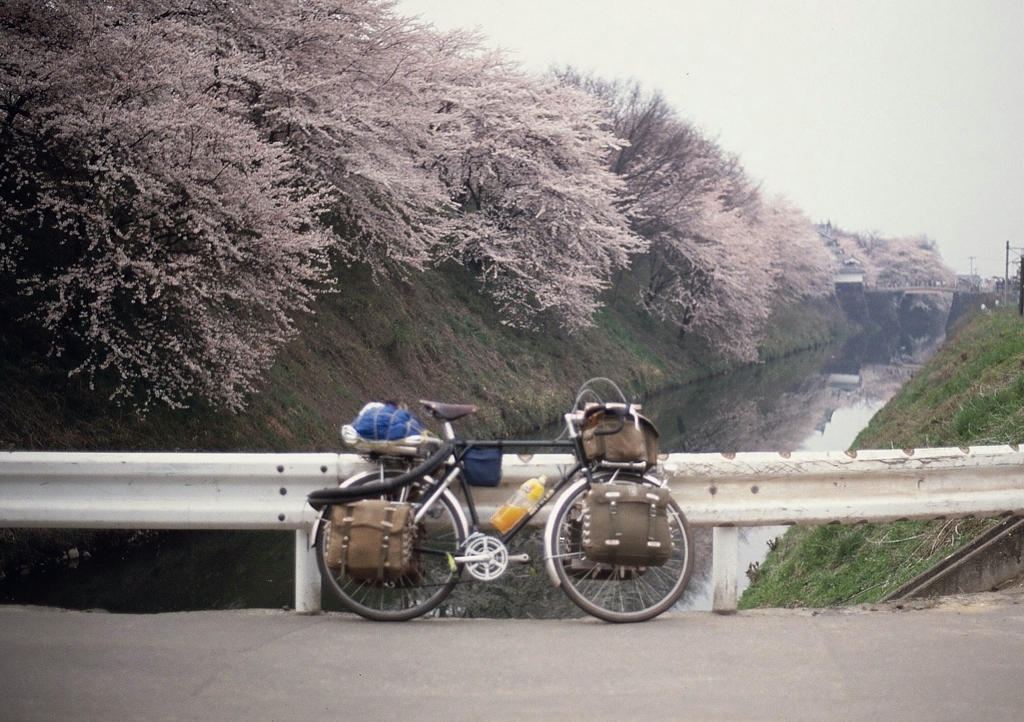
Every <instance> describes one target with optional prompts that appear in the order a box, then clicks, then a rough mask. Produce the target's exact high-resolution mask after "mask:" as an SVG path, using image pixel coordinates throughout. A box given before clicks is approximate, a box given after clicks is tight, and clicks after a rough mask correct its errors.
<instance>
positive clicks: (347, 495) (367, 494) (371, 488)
mask: <svg viewBox="0 0 1024 722" xmlns="http://www.w3.org/2000/svg"><path fill="white" fill-rule="evenodd" d="M451 453H452V444H451V442H448V441H446V442H445V443H443V444H441V447H440V448H439V449H438V450H437V451H435V452H434V453H433V454H432V455H431V456H430V457H429V458H428V459H427V460H426V461H424V462H423V463H422V464H420V465H419V466H417V467H416V468H415V469H412V470H411V471H409V472H407V473H405V474H402V475H401V476H397V477H395V478H393V479H387V480H386V481H373V482H370V483H369V484H364V485H362V486H360V487H358V488H355V487H352V488H347V487H341V488H338V487H335V488H331V489H320V490H318V491H314V492H311V493H310V494H309V496H307V497H306V500H307V502H308V503H309V505H310V506H311V507H313V508H314V509H317V510H319V509H322V508H323V507H325V506H327V505H329V504H343V503H345V502H346V501H354V500H358V499H369V498H372V497H375V496H381V495H382V494H388V493H390V492H392V491H395V490H396V489H400V488H401V487H403V486H406V485H408V484H411V483H413V482H414V481H416V480H417V479H420V478H422V477H424V476H425V475H427V474H432V473H434V472H435V471H436V470H437V469H438V468H440V467H441V466H442V465H443V464H444V463H445V461H447V460H448V457H449V456H451Z"/></svg>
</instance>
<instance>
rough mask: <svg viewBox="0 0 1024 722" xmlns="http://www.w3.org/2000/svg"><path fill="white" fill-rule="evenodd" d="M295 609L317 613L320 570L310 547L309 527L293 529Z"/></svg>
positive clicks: (318, 609)
mask: <svg viewBox="0 0 1024 722" xmlns="http://www.w3.org/2000/svg"><path fill="white" fill-rule="evenodd" d="M295 611H296V612H299V613H300V614H319V613H320V611H321V606H320V570H319V569H318V568H317V564H316V552H315V550H314V549H312V548H311V547H310V538H309V529H296V530H295Z"/></svg>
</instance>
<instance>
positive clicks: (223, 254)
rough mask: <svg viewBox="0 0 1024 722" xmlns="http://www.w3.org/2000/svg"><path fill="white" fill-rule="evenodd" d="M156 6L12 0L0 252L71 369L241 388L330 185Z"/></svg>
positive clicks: (290, 287) (292, 292) (0, 172)
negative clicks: (271, 137)
mask: <svg viewBox="0 0 1024 722" xmlns="http://www.w3.org/2000/svg"><path fill="white" fill-rule="evenodd" d="M155 9H156V8H155V6H151V7H147V6H145V5H144V4H142V3H135V4H133V3H102V4H101V3H91V2H88V3H59V2H48V3H27V2H25V3H23V2H9V3H6V4H4V6H3V7H2V8H0V29H2V31H3V44H4V45H5V47H6V48H7V50H6V51H5V55H4V59H3V61H2V62H0V122H2V125H0V147H2V152H0V164H2V165H0V179H2V180H0V184H2V186H0V239H2V243H3V244H4V246H5V247H4V248H3V251H4V255H5V258H6V260H5V266H4V268H3V269H0V270H2V272H3V273H4V276H5V282H7V281H10V280H11V279H12V277H13V280H14V282H15V283H16V284H17V288H18V289H19V290H20V292H21V294H22V295H21V299H20V302H19V303H17V304H13V305H12V307H11V308H12V309H13V308H17V309H18V310H25V309H27V310H28V315H29V317H30V318H32V319H34V320H35V321H36V322H37V323H39V324H40V325H41V326H42V327H43V328H44V329H46V330H47V331H48V332H49V333H50V334H51V335H52V339H53V348H54V351H55V352H56V353H57V354H67V355H68V356H69V357H70V358H71V359H72V363H73V371H72V373H84V374H85V375H86V376H87V377H89V378H90V379H93V378H95V377H97V376H104V377H110V378H112V384H113V389H114V390H113V396H114V397H117V398H132V399H134V400H135V402H136V403H138V404H139V405H140V406H141V407H142V408H145V407H146V406H147V405H148V404H150V403H151V402H152V401H153V400H160V401H163V402H166V403H168V404H171V405H180V404H181V403H183V402H184V400H185V399H187V398H188V397H189V396H191V395H200V396H203V397H206V398H209V399H211V400H213V401H214V402H218V403H223V404H226V405H228V406H233V407H237V406H238V405H240V404H241V402H242V398H243V394H244V393H245V392H246V391H248V390H250V389H251V388H252V385H253V382H254V380H255V379H256V378H257V377H258V376H259V374H260V373H261V372H262V370H263V369H265V368H266V366H267V365H268V364H269V363H270V361H271V360H272V358H273V354H274V352H275V350H276V349H277V348H278V347H280V345H281V344H282V343H284V342H286V341H287V340H288V339H289V338H291V337H292V336H294V333H295V331H294V327H293V324H292V321H291V316H292V314H294V313H295V312H298V311H302V310H305V309H306V308H307V307H308V303H309V301H310V300H311V298H312V294H313V292H314V290H315V287H316V285H317V284H318V283H319V282H321V281H322V280H323V278H324V275H323V274H324V268H325V264H324V253H325V250H326V248H327V240H328V239H327V235H326V234H325V233H324V232H322V231H321V230H320V229H319V228H318V227H317V226H316V225H315V224H313V223H311V221H312V220H313V219H314V217H315V213H316V212H317V210H318V209H319V208H320V207H321V206H322V204H323V200H324V199H323V198H322V195H321V194H320V192H319V191H318V190H317V188H316V186H315V185H313V184H311V183H310V182H309V181H308V179H307V178H306V177H305V176H304V175H303V174H302V173H301V172H300V171H299V168H298V164H297V163H296V160H295V158H294V157H292V156H291V155H290V154H289V152H288V151H287V150H286V149H285V148H284V147H282V146H280V145H275V144H271V143H266V142H264V139H263V138H262V137H261V135H260V133H259V132H258V131H257V130H256V129H255V128H254V127H253V125H252V124H251V123H250V122H249V121H248V119H247V115H248V113H249V108H248V107H247V106H245V105H244V104H241V103H239V102H238V100H237V99H236V98H233V97H232V96H231V94H230V93H225V92H223V91H222V86H221V85H220V84H219V78H218V76H219V67H220V64H221V63H222V62H224V57H223V55H222V52H221V51H223V48H221V47H219V46H218V45H216V44H215V43H212V42H211V41H210V37H209V33H208V32H207V31H205V30H203V29H202V28H199V27H197V26H195V25H193V24H190V23H189V22H187V21H183V20H182V18H181V17H180V16H178V15H176V14H175V13H163V12H161V13H159V14H158V13H156V12H155ZM162 9H163V8H161V10H162ZM147 10H148V12H146V11H147Z"/></svg>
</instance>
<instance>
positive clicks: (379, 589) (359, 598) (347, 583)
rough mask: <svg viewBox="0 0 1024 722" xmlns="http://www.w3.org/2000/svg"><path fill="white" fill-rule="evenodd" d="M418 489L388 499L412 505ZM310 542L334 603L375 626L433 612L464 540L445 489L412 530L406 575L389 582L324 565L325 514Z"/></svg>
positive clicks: (456, 570) (362, 479)
mask: <svg viewBox="0 0 1024 722" xmlns="http://www.w3.org/2000/svg"><path fill="white" fill-rule="evenodd" d="M400 473H401V472H398V471H386V472H384V474H383V475H380V474H370V475H365V476H364V475H360V476H357V477H354V478H352V479H350V480H348V481H346V482H343V483H342V486H343V487H347V486H357V485H359V484H365V483H369V482H373V481H379V480H381V479H388V478H392V477H394V476H399V475H400ZM420 494H421V489H420V487H419V485H418V484H413V485H411V486H409V487H407V488H405V489H402V490H400V491H399V492H395V493H394V494H392V495H390V496H389V497H388V498H395V499H397V500H401V501H410V502H412V503H413V504H414V506H417V504H416V502H417V501H419V500H420ZM324 514H325V521H324V523H322V524H321V525H320V528H319V530H318V531H317V537H316V560H317V564H318V566H319V567H320V574H321V576H322V577H323V579H324V581H325V582H326V583H327V588H328V589H330V590H331V592H332V593H333V594H334V596H335V597H337V598H338V601H340V602H341V604H342V605H343V606H344V607H345V608H346V609H348V610H349V611H351V612H355V613H356V614H358V615H360V616H362V617H366V618H367V619H373V620H376V621H380V622H400V621H405V620H408V619H413V618H415V617H419V616H422V615H424V614H426V613H428V612H430V611H431V610H433V609H434V608H436V607H437V605H439V604H440V603H441V602H442V601H444V599H445V597H447V596H448V595H449V594H451V591H452V589H454V588H455V585H456V584H457V583H458V581H459V576H460V575H461V574H462V565H461V564H455V563H454V562H453V561H452V559H453V557H454V555H456V554H457V553H459V550H460V549H461V548H462V544H463V542H464V541H465V539H466V534H467V530H466V519H465V515H464V514H463V513H462V508H461V507H460V506H459V503H458V500H457V499H456V498H455V496H454V495H453V494H452V493H451V492H450V491H448V490H446V491H445V492H444V494H442V495H441V497H440V498H439V499H438V500H437V501H435V502H434V503H433V504H432V505H431V507H430V509H429V510H428V511H427V513H426V514H425V515H424V517H423V519H422V521H420V522H419V523H418V524H417V525H416V526H417V528H416V540H415V543H414V546H413V564H412V569H411V570H410V571H409V573H408V574H406V575H404V576H402V577H400V578H398V579H395V580H391V581H383V582H382V581H367V580H360V579H353V578H352V577H350V576H348V575H347V574H345V573H343V571H342V570H340V569H332V568H330V567H328V566H327V564H326V561H325V557H326V553H327V549H326V546H327V534H326V529H327V526H328V524H329V522H328V521H327V519H329V518H330V509H329V508H328V509H326V510H325V512H324Z"/></svg>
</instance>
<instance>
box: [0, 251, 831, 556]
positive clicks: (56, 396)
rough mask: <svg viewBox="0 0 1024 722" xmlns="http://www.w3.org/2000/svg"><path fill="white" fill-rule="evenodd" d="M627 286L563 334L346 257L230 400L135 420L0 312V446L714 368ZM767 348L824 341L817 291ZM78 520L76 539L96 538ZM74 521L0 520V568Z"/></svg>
mask: <svg viewBox="0 0 1024 722" xmlns="http://www.w3.org/2000/svg"><path fill="white" fill-rule="evenodd" d="M632 297H635V289H631V288H629V287H628V286H623V287H621V288H619V289H618V301H617V302H613V299H614V298H615V295H614V294H613V293H609V298H608V301H609V303H608V306H607V307H606V308H605V310H603V311H602V312H601V313H600V315H599V316H598V318H597V319H596V327H595V328H593V329H591V330H589V331H587V332H584V333H581V334H579V335H578V336H576V337H568V336H566V335H565V334H564V333H562V332H559V331H557V330H550V329H548V330H543V331H538V332H519V331H514V330H511V329H508V328H506V327H504V326H502V325H501V323H500V319H499V317H498V315H497V313H496V311H495V309H494V307H493V306H492V305H491V304H490V303H489V302H488V301H486V300H485V297H484V296H483V295H482V294H481V293H480V289H479V287H478V285H477V283H476V282H475V281H474V280H473V278H472V277H471V275H470V274H468V273H467V272H466V271H464V270H463V269H461V268H455V267H452V268H445V269H443V271H439V272H430V273H425V274H421V275H419V276H416V277H415V278H414V279H413V282H411V283H400V282H382V283H381V284H380V285H375V284H374V282H373V281H372V279H371V278H370V276H369V274H368V273H367V272H365V270H364V269H360V268H354V269H348V270H346V271H345V272H343V273H342V275H341V277H340V278H339V283H338V289H337V292H336V293H334V294H331V295H328V296H325V297H324V298H322V299H321V300H320V302H319V303H318V305H317V308H316V313H315V315H312V316H308V317H305V318H302V319H300V320H299V327H300V331H301V334H300V336H299V338H298V339H296V340H295V341H294V342H292V343H291V344H289V345H288V346H287V347H286V348H285V349H284V350H283V352H282V353H281V354H280V356H279V358H278V359H277V362H276V363H275V364H274V366H273V367H272V368H271V369H270V370H269V372H268V373H267V376H266V381H265V383H264V385H263V389H262V390H261V392H260V393H258V394H255V395H254V396H253V397H252V399H251V402H250V404H249V406H248V407H247V408H246V409H245V410H244V411H243V412H241V413H238V414H235V413H230V412H225V411H222V410H216V409H211V408H208V407H206V406H205V405H203V404H200V403H196V404H193V406H192V408H189V409H185V410H176V411H171V410H166V409H157V410H155V411H154V412H152V413H151V414H150V415H149V416H147V417H146V418H140V417H138V416H137V415H136V414H135V413H134V412H133V411H131V410H130V409H127V408H119V407H117V406H114V405H112V404H110V403H108V402H107V401H106V398H105V395H104V394H103V393H102V391H101V390H96V391H91V390H90V389H89V388H88V387H87V385H86V384H84V383H83V382H82V381H81V380H80V379H79V378H77V377H74V378H70V379H69V378H68V377H67V370H66V368H62V367H61V366H60V364H59V362H58V361H57V360H54V359H51V358H48V357H47V356H46V355H45V354H43V353H40V352H38V351H34V350H33V348H32V346H31V344H26V343H25V342H24V340H23V339H22V338H20V337H19V336H18V335H17V334H15V333H13V332H12V331H11V330H10V328H7V329H5V328H4V327H2V326H0V408H3V409H4V412H3V414H0V450H15V449H19V450H28V449H32V450H84V451H99V450H115V451H117V450H120V451H143V450H171V451H193V450H208V451H313V450H340V447H341V443H340V439H339V438H338V425H339V423H342V422H344V421H347V420H348V419H350V418H352V417H353V416H354V414H355V412H356V411H357V410H358V409H359V407H360V406H361V405H362V404H363V403H365V401H367V400H370V399H398V400H404V401H407V402H410V403H415V400H416V399H418V398H423V397H427V398H434V399H439V400H446V401H461V402H468V403H474V404H477V405H479V406H480V407H481V413H480V414H479V415H478V416H477V417H474V418H473V419H472V420H467V423H461V424H460V425H461V427H462V428H463V430H464V431H466V432H468V433H476V434H480V435H501V434H505V433H516V432H527V431H529V430H530V429H533V428H535V427H537V426H540V425H546V424H548V423H550V422H552V421H555V420H557V419H558V418H559V415H560V413H561V412H562V411H563V410H564V409H566V408H568V407H569V406H570V405H571V404H572V401H573V397H574V394H575V392H576V389H577V388H578V386H579V385H580V384H581V383H582V382H583V381H585V380H586V379H587V378H590V377H593V376H607V377H610V378H613V379H615V380H617V381H619V382H620V384H621V385H623V387H624V389H627V390H628V391H632V392H641V391H649V390H657V389H659V388H664V387H666V386H676V385H679V384H681V383H685V382H686V381H688V380H692V379H696V378H700V377H702V376H707V375H709V374H712V373H718V372H721V371H722V370H723V369H725V364H724V363H722V362H721V361H720V360H717V359H715V358H714V357H713V355H711V354H710V353H708V351H707V350H706V349H705V348H703V347H702V346H701V345H700V343H699V342H697V341H696V340H695V339H693V338H692V337H687V338H685V339H682V340H680V338H679V334H678V332H677V331H676V330H675V329H673V328H671V327H666V326H664V325H663V324H660V323H658V322H657V321H656V320H654V319H652V318H651V317H650V316H648V315H647V314H645V313H643V312H641V311H638V310H637V309H636V308H635V307H634V306H632V305H631V304H629V303H626V302H624V301H625V299H628V298H632ZM776 317H777V319H778V320H777V323H776V324H775V325H774V326H773V331H772V334H771V335H770V336H769V338H767V339H766V341H765V356H766V357H771V356H776V355H781V354H784V353H787V352H790V351H793V350H797V349H800V348H808V347H811V346H815V345H820V344H822V343H826V342H828V341H829V340H830V339H832V338H834V337H835V336H836V335H837V334H838V333H840V332H841V330H842V328H843V325H844V321H843V320H842V317H841V314H840V312H839V311H838V310H837V309H836V308H835V307H834V306H833V305H831V304H825V303H823V304H820V305H818V306H804V307H799V308H790V309H784V310H782V311H780V312H779V313H778V314H777V315H776ZM97 536H103V534H102V533H101V534H100V535H97V534H93V533H87V534H86V537H88V538H89V539H90V540H91V541H90V543H98V541H97V539H96V538H95V537H97ZM83 538H84V537H82V536H81V533H80V532H77V531H74V530H57V531H49V530H24V531H18V532H13V531H12V530H4V529H0V574H2V573H3V569H4V568H5V567H6V568H7V569H8V571H9V570H10V568H11V567H12V566H14V565H16V564H20V563H23V562H31V561H34V560H39V559H42V558H47V557H49V556H53V555H54V554H57V553H59V552H60V551H63V550H64V549H67V548H68V547H70V546H74V545H75V544H76V543H79V542H80V541H81V540H82V539H83Z"/></svg>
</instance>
